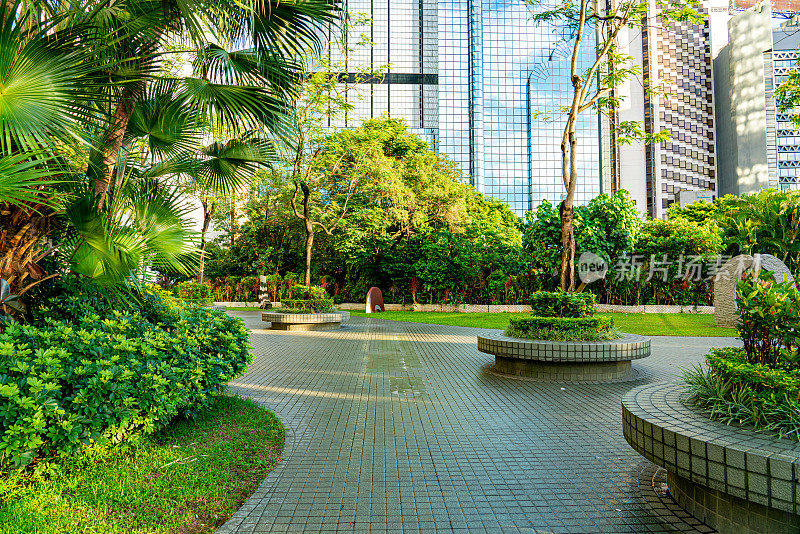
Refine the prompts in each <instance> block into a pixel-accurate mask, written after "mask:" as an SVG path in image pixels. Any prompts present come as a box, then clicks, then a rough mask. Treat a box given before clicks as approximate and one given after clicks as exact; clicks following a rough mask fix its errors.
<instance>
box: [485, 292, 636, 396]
mask: <svg viewBox="0 0 800 534" xmlns="http://www.w3.org/2000/svg"><path fill="white" fill-rule="evenodd" d="M530 304H531V309H532V315H531V316H529V317H525V318H519V319H511V321H510V324H509V326H508V329H507V330H506V331H505V333H504V334H487V335H481V336H478V350H480V351H481V352H484V353H487V354H492V355H494V357H495V363H494V369H495V370H496V371H499V372H501V373H506V374H513V375H519V376H526V377H531V378H540V379H545V380H570V381H572V380H575V381H583V380H592V381H594V380H614V379H625V378H629V377H631V376H632V368H631V360H635V359H639V358H645V357H647V356H649V355H650V340H649V339H647V338H645V337H642V336H637V335H633V334H623V333H620V332H618V331H617V330H616V329H615V328H614V325H613V322H612V321H611V319H608V318H604V317H596V316H595V313H596V312H597V306H596V301H595V296H594V295H593V294H591V293H571V292H567V291H556V292H545V291H539V292H536V293H534V294H533V295H531V300H530Z"/></svg>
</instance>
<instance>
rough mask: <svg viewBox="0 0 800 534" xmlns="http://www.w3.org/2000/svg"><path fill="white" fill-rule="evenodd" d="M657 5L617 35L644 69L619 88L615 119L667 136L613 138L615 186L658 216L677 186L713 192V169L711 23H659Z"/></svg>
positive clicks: (664, 210) (714, 148)
mask: <svg viewBox="0 0 800 534" xmlns="http://www.w3.org/2000/svg"><path fill="white" fill-rule="evenodd" d="M657 9H658V8H657V5H656V2H655V0H650V13H651V16H650V19H649V20H650V22H649V23H648V24H645V25H644V26H643V28H642V29H641V30H636V31H633V30H628V31H625V32H623V34H621V35H620V37H619V42H620V44H621V45H622V46H623V47H624V49H625V50H626V51H627V53H628V54H629V55H630V56H631V57H633V58H634V61H636V62H637V64H638V67H639V68H640V69H641V72H642V74H641V76H636V77H634V78H632V79H631V80H630V81H629V82H627V83H626V84H624V85H623V86H622V87H620V88H619V89H618V93H619V95H618V96H621V97H623V98H624V99H623V101H622V105H621V107H620V109H619V110H618V113H617V120H620V121H636V122H639V123H642V124H643V126H644V130H645V131H646V132H648V133H657V132H661V131H664V130H666V131H668V132H669V133H670V139H669V140H667V141H664V142H660V143H653V144H649V145H645V144H644V143H636V142H634V143H631V144H628V145H621V146H619V145H612V148H613V153H614V155H615V158H614V163H615V165H614V173H613V180H614V183H613V185H612V188H614V189H617V188H618V189H626V190H628V191H629V192H630V193H631V195H632V197H633V199H634V200H635V201H636V205H637V207H638V208H639V211H640V212H644V213H647V214H648V215H650V216H652V217H654V218H663V217H664V216H665V214H666V211H667V207H668V206H669V205H670V204H671V203H673V202H675V201H676V199H677V195H678V192H680V191H686V190H688V191H712V192H713V191H715V190H716V176H717V173H716V144H715V133H714V101H713V72H712V59H711V36H710V22H709V20H708V19H705V20H704V21H703V22H702V23H699V24H697V23H691V22H673V23H670V24H664V23H660V22H657V20H658V19H657V18H656V17H655V15H654V14H655V13H657ZM702 12H703V13H704V14H706V13H707V12H708V11H707V9H705V8H702Z"/></svg>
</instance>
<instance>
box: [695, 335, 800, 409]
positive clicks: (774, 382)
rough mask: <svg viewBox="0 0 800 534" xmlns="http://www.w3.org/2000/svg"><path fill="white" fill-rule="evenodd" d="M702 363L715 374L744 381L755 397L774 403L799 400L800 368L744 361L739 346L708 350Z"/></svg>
mask: <svg viewBox="0 0 800 534" xmlns="http://www.w3.org/2000/svg"><path fill="white" fill-rule="evenodd" d="M706 362H707V363H708V366H709V368H710V369H711V370H712V371H713V372H714V374H715V375H716V376H719V377H721V378H723V379H725V380H734V381H736V382H738V383H742V384H746V385H747V387H748V388H749V390H750V391H751V392H752V394H753V396H755V397H763V398H770V399H771V398H774V399H777V401H778V402H780V401H783V400H785V399H789V400H791V401H793V402H798V400H800V369H797V368H794V369H781V368H776V367H770V366H768V365H765V364H762V363H748V362H747V354H746V353H745V351H744V350H743V349H738V348H730V347H728V348H723V349H711V351H710V352H709V353H708V354H707V355H706Z"/></svg>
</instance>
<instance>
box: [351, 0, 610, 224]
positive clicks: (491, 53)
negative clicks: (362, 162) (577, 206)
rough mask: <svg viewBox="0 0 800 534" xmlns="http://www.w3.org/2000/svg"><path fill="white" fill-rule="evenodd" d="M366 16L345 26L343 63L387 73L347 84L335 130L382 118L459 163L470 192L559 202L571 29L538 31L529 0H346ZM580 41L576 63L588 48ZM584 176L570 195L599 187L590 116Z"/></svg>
mask: <svg viewBox="0 0 800 534" xmlns="http://www.w3.org/2000/svg"><path fill="white" fill-rule="evenodd" d="M346 9H347V10H348V11H349V12H351V13H353V12H355V13H363V14H365V15H367V19H368V21H369V22H368V23H366V24H364V25H363V26H357V27H354V28H353V29H352V31H351V32H350V36H349V39H350V40H351V41H352V42H357V41H359V40H361V38H362V35H363V36H366V37H368V38H369V39H370V40H371V41H372V42H373V43H374V45H373V46H371V47H361V48H356V49H355V52H354V53H351V54H350V55H349V57H348V64H349V65H348V66H349V68H348V70H350V69H352V70H353V71H354V72H356V71H358V69H359V68H362V67H364V66H369V67H371V68H378V67H380V66H382V65H386V64H389V65H390V69H389V70H388V72H387V74H386V76H384V77H383V80H380V81H375V82H374V83H368V84H354V85H353V86H352V91H351V98H352V103H353V104H354V106H355V109H354V110H353V112H351V113H349V114H348V117H347V118H346V119H342V121H341V122H340V123H339V124H338V126H357V125H358V124H360V123H361V121H362V120H364V119H366V118H371V117H379V116H382V115H389V116H391V117H398V118H404V119H406V120H407V122H408V124H409V126H410V127H411V128H412V130H413V131H415V132H416V133H419V134H421V135H423V136H424V137H425V138H427V139H428V141H429V142H430V143H431V145H432V146H433V147H435V148H436V149H437V150H439V151H441V152H442V153H444V154H446V155H448V156H449V157H450V158H452V159H453V160H455V161H456V162H458V163H459V164H460V166H461V168H462V170H463V172H464V174H465V175H466V176H468V177H469V180H470V181H471V183H473V184H474V185H475V187H476V188H477V189H478V190H479V191H481V192H483V193H485V194H486V195H487V196H490V197H494V198H498V199H501V200H504V201H505V202H507V203H508V204H509V205H510V206H511V208H512V209H513V210H514V211H515V212H516V213H518V214H519V215H523V214H524V213H525V212H526V211H528V210H529V209H532V208H534V207H535V206H537V205H538V204H539V202H540V201H541V200H542V199H548V200H550V201H552V202H558V201H560V200H561V199H562V198H563V195H564V194H565V189H564V186H563V182H562V178H561V152H560V138H561V131H562V129H563V121H562V113H560V112H559V109H558V108H559V106H560V105H563V104H564V102H566V101H567V99H568V98H569V96H570V95H569V93H570V91H571V86H570V85H569V83H570V82H569V76H568V73H569V53H570V51H571V47H570V44H569V42H567V41H566V40H565V39H566V38H567V33H566V30H562V29H560V28H553V27H544V26H536V25H534V23H533V22H531V20H530V16H531V12H530V11H529V9H530V8H529V5H528V4H527V3H526V2H525V1H524V0H413V1H412V0H382V1H377V0H348V2H347V6H346ZM592 38H593V36H590V38H589V39H586V42H585V46H584V52H583V54H582V56H581V63H582V64H583V65H584V66H588V62H589V61H591V60H592V58H593V54H594V42H593V41H592ZM578 130H579V137H580V150H579V158H578V168H579V172H580V174H581V182H580V184H579V186H578V192H577V195H576V200H577V201H578V202H585V201H588V200H589V199H591V198H593V197H594V196H596V195H597V194H598V193H599V192H600V190H601V167H602V156H603V155H602V154H601V150H600V146H601V143H600V132H601V128H600V121H599V118H598V114H597V113H592V112H588V113H585V114H583V116H582V117H581V119H580V121H579V125H578Z"/></svg>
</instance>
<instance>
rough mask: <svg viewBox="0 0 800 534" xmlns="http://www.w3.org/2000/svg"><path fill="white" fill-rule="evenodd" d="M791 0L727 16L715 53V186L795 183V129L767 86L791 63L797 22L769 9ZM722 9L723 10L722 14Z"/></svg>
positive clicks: (746, 188) (798, 159) (799, 135)
mask: <svg viewBox="0 0 800 534" xmlns="http://www.w3.org/2000/svg"><path fill="white" fill-rule="evenodd" d="M795 3H796V2H790V1H776V2H775V3H770V2H762V3H758V4H755V5H753V6H752V7H750V8H749V9H746V10H744V11H741V12H738V13H737V12H736V11H734V12H733V13H730V14H728V15H727V16H726V17H725V18H726V21H727V29H728V33H727V37H728V42H727V44H726V45H725V46H724V47H723V48H722V49H721V50H720V52H719V54H718V56H717V57H716V59H715V60H714V68H715V70H716V72H717V77H716V82H717V85H716V97H717V117H718V134H719V141H718V148H719V153H720V162H719V172H720V183H719V186H720V194H736V195H738V194H742V193H753V192H757V191H759V190H760V189H763V188H769V187H772V188H780V189H797V188H800V131H798V130H797V128H796V127H795V126H794V123H793V122H792V120H791V119H792V116H793V115H795V114H796V113H797V110H790V111H789V112H781V111H779V110H778V106H777V104H776V101H775V97H774V94H773V93H774V91H775V88H777V87H778V86H779V85H780V84H781V83H782V82H783V81H785V80H786V78H787V77H788V75H789V73H790V72H791V71H792V70H793V69H796V68H797V60H798V58H800V55H798V47H800V26H798V25H797V24H796V22H794V21H793V20H791V19H789V20H786V19H785V18H784V19H783V22H782V23H781V19H780V18H777V17H775V16H774V15H776V13H786V11H784V10H788V12H795V11H796V10H797V6H796V5H795ZM722 16H725V15H722Z"/></svg>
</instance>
